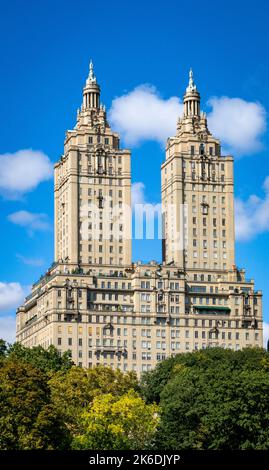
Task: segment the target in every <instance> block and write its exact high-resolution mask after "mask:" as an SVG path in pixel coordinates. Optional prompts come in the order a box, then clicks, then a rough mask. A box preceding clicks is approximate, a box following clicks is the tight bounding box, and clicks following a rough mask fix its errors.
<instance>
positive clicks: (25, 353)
mask: <svg viewBox="0 0 269 470" xmlns="http://www.w3.org/2000/svg"><path fill="white" fill-rule="evenodd" d="M7 357H8V358H9V359H11V360H14V359H19V360H20V361H24V362H26V363H28V364H32V365H33V366H34V367H37V368H38V369H40V370H42V371H44V372H56V371H58V370H62V371H67V370H68V369H70V367H71V366H72V364H73V362H72V360H71V355H70V352H68V351H66V352H64V353H63V354H62V355H61V354H60V353H59V351H58V350H57V348H55V346H52V345H51V346H49V347H48V348H47V349H44V348H42V346H34V347H33V348H26V347H25V346H23V345H22V344H20V343H14V344H13V345H12V346H10V347H9V349H8V351H7Z"/></svg>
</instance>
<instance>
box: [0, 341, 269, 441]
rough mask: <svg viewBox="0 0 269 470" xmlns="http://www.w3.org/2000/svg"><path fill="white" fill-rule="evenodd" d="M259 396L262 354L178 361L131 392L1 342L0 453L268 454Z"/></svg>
mask: <svg viewBox="0 0 269 470" xmlns="http://www.w3.org/2000/svg"><path fill="white" fill-rule="evenodd" d="M268 395H269V353H268V352H266V351H265V350H263V349H258V348H257V349H255V348H253V349H250V348H249V349H244V350H242V351H236V352H235V351H232V350H224V349H221V348H213V349H206V350H200V351H195V352H192V353H187V354H178V355H177V356H175V357H171V358H168V359H167V360H165V361H163V362H161V363H159V364H158V366H157V367H156V368H155V369H154V370H153V371H151V372H148V373H146V374H144V375H143V377H142V379H141V381H140V383H139V382H138V380H137V377H136V374H135V373H134V372H128V373H122V372H120V370H118V369H117V370H112V369H111V368H109V367H103V366H98V367H95V368H93V369H89V370H86V369H82V368H80V367H76V366H74V364H73V363H72V361H71V358H70V355H69V354H68V353H65V354H63V355H62V356H61V355H60V354H59V353H58V351H57V349H56V348H54V347H52V346H51V347H50V348H48V349H44V348H42V347H34V348H32V349H29V348H25V347H23V346H22V345H20V344H16V343H15V344H14V345H13V346H10V345H7V344H6V343H5V342H4V341H0V450H2V449H3V450H4V449H14V450H15V449H71V448H73V449H96V450H105V449H108V450H113V449H115V450H117V449H120V450H124V449H133V450H137V449H173V450H177V449H179V450H180V449H269V401H268ZM156 403H157V404H156Z"/></svg>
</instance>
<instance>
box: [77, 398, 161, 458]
mask: <svg viewBox="0 0 269 470" xmlns="http://www.w3.org/2000/svg"><path fill="white" fill-rule="evenodd" d="M81 418H82V434H81V435H79V436H76V437H75V439H74V448H76V449H99V450H106V449H110V450H111V449H113V450H121V449H132V450H136V449H149V448H152V442H153V437H154V435H155V431H156V428H157V424H158V414H157V406H156V405H146V404H145V402H144V401H143V400H142V398H141V397H140V396H139V395H138V394H137V393H136V392H134V391H133V390H130V391H129V392H128V393H126V394H124V395H122V396H120V397H117V396H113V395H112V394H111V393H108V394H105V395H100V396H96V397H95V398H94V400H93V402H92V404H91V405H90V407H89V409H88V410H85V411H84V412H83V413H82V417H81Z"/></svg>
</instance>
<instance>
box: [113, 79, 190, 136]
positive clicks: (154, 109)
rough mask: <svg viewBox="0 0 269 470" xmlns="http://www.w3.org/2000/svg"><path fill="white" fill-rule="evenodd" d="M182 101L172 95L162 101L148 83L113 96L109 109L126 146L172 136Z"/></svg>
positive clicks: (114, 124)
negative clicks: (123, 93)
mask: <svg viewBox="0 0 269 470" xmlns="http://www.w3.org/2000/svg"><path fill="white" fill-rule="evenodd" d="M181 112H182V103H181V102H180V100H179V98H178V97H176V96H172V97H171V98H169V99H167V100H165V99H163V98H161V96H159V94H158V92H157V90H156V88H155V87H154V86H151V85H140V86H138V87H136V88H135V89H134V90H133V91H131V92H129V93H127V94H125V95H123V96H120V97H118V98H115V99H114V100H113V102H112V106H111V109H110V111H109V120H110V122H111V124H112V126H113V127H114V128H115V129H116V130H117V131H119V133H120V134H121V136H122V138H123V139H124V141H125V142H126V144H128V145H137V144H139V143H141V142H143V141H145V140H156V141H158V142H160V143H162V144H163V143H164V142H165V141H166V139H167V137H169V136H171V135H174V134H175V132H176V124H177V119H178V117H179V115H180V114H181Z"/></svg>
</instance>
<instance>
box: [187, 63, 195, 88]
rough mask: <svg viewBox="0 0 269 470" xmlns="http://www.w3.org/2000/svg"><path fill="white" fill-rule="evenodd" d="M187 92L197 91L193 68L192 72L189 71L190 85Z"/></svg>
mask: <svg viewBox="0 0 269 470" xmlns="http://www.w3.org/2000/svg"><path fill="white" fill-rule="evenodd" d="M186 91H187V92H192V91H196V85H195V84H194V81H193V71H192V68H190V71H189V85H188V86H187V89H186Z"/></svg>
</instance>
